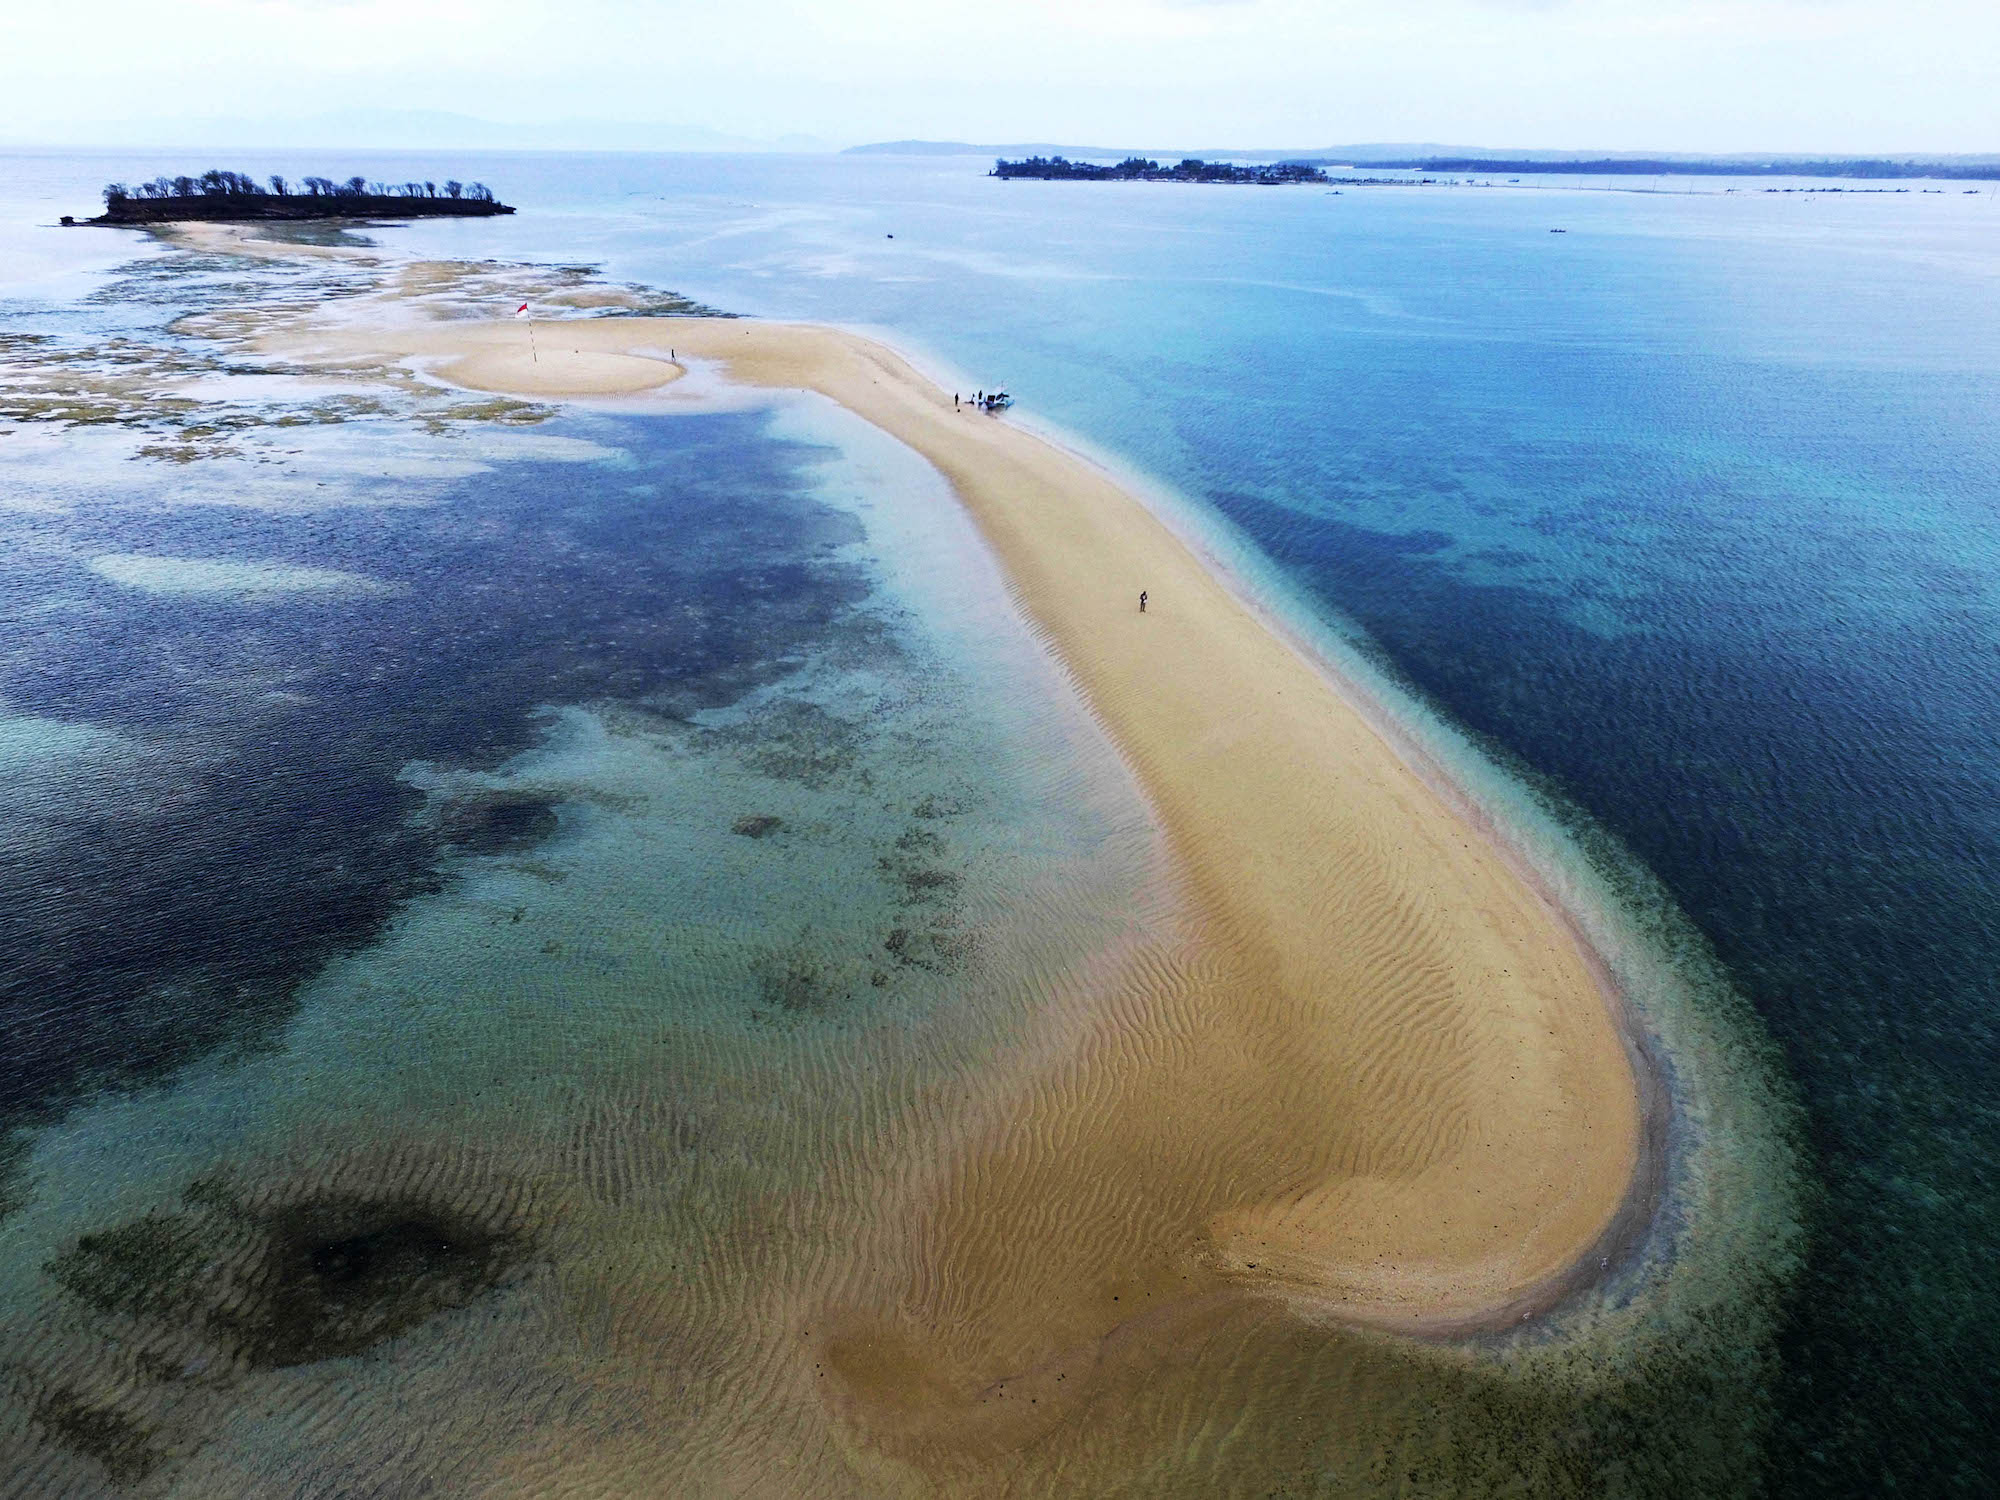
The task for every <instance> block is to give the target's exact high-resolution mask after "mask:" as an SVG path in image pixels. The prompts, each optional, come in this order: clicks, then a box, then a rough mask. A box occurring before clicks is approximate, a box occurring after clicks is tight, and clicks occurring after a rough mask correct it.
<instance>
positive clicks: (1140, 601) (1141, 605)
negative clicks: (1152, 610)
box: [1139, 589, 1146, 615]
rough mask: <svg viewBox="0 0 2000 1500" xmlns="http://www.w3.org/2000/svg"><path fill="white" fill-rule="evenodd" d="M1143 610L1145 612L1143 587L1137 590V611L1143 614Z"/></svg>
mask: <svg viewBox="0 0 2000 1500" xmlns="http://www.w3.org/2000/svg"><path fill="white" fill-rule="evenodd" d="M1145 612H1146V591H1145V590H1144V589H1140V590H1139V613H1140V614H1142V615H1143V614H1144V613H1145Z"/></svg>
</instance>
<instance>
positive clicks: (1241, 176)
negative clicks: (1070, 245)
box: [989, 156, 1333, 187]
mask: <svg viewBox="0 0 2000 1500" xmlns="http://www.w3.org/2000/svg"><path fill="white" fill-rule="evenodd" d="M989 175H991V176H994V177H1040V178H1048V179H1057V180H1061V181H1079V182H1238V183H1250V184H1253V185H1255V186H1259V187H1279V186H1282V185H1284V184H1286V183H1292V182H1331V181H1332V180H1333V179H1331V178H1330V177H1328V176H1327V175H1326V173H1324V172H1322V171H1321V170H1320V169H1319V168H1318V167H1314V166H1308V165H1307V164H1306V163H1304V162H1297V161H1278V162H1269V163H1266V164H1264V165H1260V166H1251V167H1239V166H1235V165H1233V164H1232V163H1230V162H1226V161H1203V160H1202V159H1201V158H1200V157H1198V156H1190V157H1186V158H1184V159H1183V160H1181V161H1179V162H1177V163H1176V164H1175V165H1173V166H1171V167H1163V166H1161V165H1160V164H1159V163H1158V162H1156V161H1153V160H1151V159H1149V158H1147V157H1144V156H1128V157H1126V158H1125V160H1123V161H1121V162H1119V163H1117V164H1116V165H1110V166H1100V165H1098V164H1097V163H1095V162H1087V161H1071V160H1069V159H1068V158H1067V157H1062V156H1030V157H1028V158H1026V159H1025V160H1023V161H1007V160H1004V159H1002V160H999V161H996V162H994V163H993V171H992V172H991V173H990V174H989Z"/></svg>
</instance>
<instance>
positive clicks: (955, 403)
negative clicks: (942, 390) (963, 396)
mask: <svg viewBox="0 0 2000 1500" xmlns="http://www.w3.org/2000/svg"><path fill="white" fill-rule="evenodd" d="M951 409H952V410H953V411H957V410H958V392H957V391H953V392H952V393H951Z"/></svg>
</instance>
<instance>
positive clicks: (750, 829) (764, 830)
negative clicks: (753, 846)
mask: <svg viewBox="0 0 2000 1500" xmlns="http://www.w3.org/2000/svg"><path fill="white" fill-rule="evenodd" d="M784 826H785V820H784V819H783V818H780V817H777V816H775V815H773V814H771V813H746V814H745V815H744V816H743V817H740V818H738V819H737V820H736V821H735V822H734V823H732V824H730V825H729V831H730V832H731V833H740V834H742V835H743V837H745V838H746V839H761V838H769V837H770V836H771V835H772V834H774V833H776V832H777V831H778V830H779V829H780V828H783V827H784Z"/></svg>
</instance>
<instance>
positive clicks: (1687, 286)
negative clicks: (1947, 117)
mask: <svg viewBox="0 0 2000 1500" xmlns="http://www.w3.org/2000/svg"><path fill="white" fill-rule="evenodd" d="M171 165H175V164H174V163H171V162H168V161H166V160H164V159H162V160H160V161H158V162H154V161H151V160H145V159H140V158H137V157H134V158H116V159H114V160H109V161H104V162H100V161H98V160H81V161H79V160H73V159H53V158H51V159H40V160H36V161H31V162H24V163H23V164H22V170H21V172H20V173H19V174H17V183H20V182H29V183H33V182H37V181H39V182H42V183H49V184H56V185H58V186H59V187H60V189H61V194H60V195H62V202H61V210H62V211H75V210H80V209H82V208H85V207H87V206H88V204H87V201H85V200H87V195H88V192H89V191H90V190H91V189H92V188H93V187H94V185H95V183H96V182H97V180H98V179H100V178H101V177H105V176H113V175H116V176H121V177H143V176H146V175H150V173H151V172H153V171H155V170H159V169H162V168H165V167H168V166H171ZM240 165H241V166H242V167H244V168H245V169H255V170H260V171H267V170H274V169H284V170H288V171H293V172H296V171H298V170H300V169H301V168H302V167H311V166H313V165H314V164H311V163H302V162H293V161H289V160H286V161H276V160H274V161H271V162H268V163H267V162H264V161H261V160H257V159H253V158H250V157H245V158H244V159H243V160H242V162H241V163H240ZM396 165H397V164H395V163H394V162H385V163H382V164H378V163H377V162H374V161H371V160H368V159H357V161H356V163H355V165H354V167H353V170H357V171H362V172H367V173H371V174H379V175H383V176H394V177H397V178H400V177H401V176H404V175H408V174H407V173H405V172H402V171H400V170H396V169H395V168H396ZM424 165H425V164H423V163H421V162H419V163H418V166H419V169H420V170H421V169H422V167H423V166H424ZM982 165H983V164H981V163H979V162H976V161H970V160H965V161H958V160H945V161H935V160H925V161H897V160H889V159H879V158H865V159H854V158H849V159H818V158H813V159H806V158H769V159H764V158H713V157H669V158H641V157H558V156H509V157H491V158H480V159H479V161H478V162H477V164H476V165H459V164H456V163H442V162H440V163H437V164H434V165H430V167H429V170H430V171H431V173H432V174H433V175H443V174H444V172H445V171H446V170H448V169H449V170H450V171H451V172H452V174H453V175H461V176H468V175H478V176H482V177H484V178H485V179H486V180H488V181H489V182H491V183H492V184H493V185H494V186H495V187H496V189H498V190H499V191H500V193H501V195H502V196H503V197H504V198H506V199H507V200H508V201H511V202H515V203H517V204H519V205H520V206H521V213H520V215H519V216H518V217H516V218H514V219H509V220H503V221H495V222H490V223H480V224H452V223H434V224H420V225H417V226H414V227H411V228H408V229H398V230H388V231H383V232H381V234H380V236H379V237H380V238H381V240H382V241H383V242H384V243H386V244H389V245H391V246H393V247H395V248H397V249H399V250H408V251H411V252H414V253H424V254H439V255H454V256H466V257H480V256H493V257H498V258H519V259H524V260H538V261H555V262H565V263H568V262H575V263H585V264H591V265H594V266H598V267H601V268H602V270H603V272H604V273H605V274H606V275H608V276H611V277H614V278H623V279H631V280H637V281H643V282H647V283H650V284H653V285H657V286H661V287H665V288H670V289H672V290H674V291H676V292H680V293H683V294H685V295H688V296H691V297H694V298H697V299H699V300H701V301H704V302H707V303H709V304H712V305H715V306H719V307H723V308H727V309H730V310H735V311H741V312H747V313H756V314H762V315H771V316H782V317H798V318H811V319H822V320H831V321H836V322H840V323H845V324H852V325H858V326H863V327H869V328H875V329H879V330H882V331H884V332H885V333H886V334H887V336H889V337H890V338H892V339H893V340H895V341H896V342H898V343H900V344H902V345H903V346H905V347H908V348H911V349H913V350H915V351H917V352H918V353H919V354H920V355H923V356H925V357H927V358H928V359H929V360H931V361H932V362H933V363H934V365H935V366H937V367H938V368H939V369H940V370H941V371H943V372H944V373H946V374H947V376H948V377H955V378H957V379H958V380H960V381H962V382H963V383H964V384H965V385H967V386H972V385H975V384H976V385H985V386H993V385H1001V384H1004V385H1006V386H1007V387H1008V388H1010V389H1011V390H1012V391H1013V392H1014V394H1015V395H1016V396H1017V398H1018V399H1019V401H1020V405H1021V409H1022V411H1023V413H1024V414H1025V415H1026V416H1027V417H1029V418H1030V419H1033V420H1040V421H1043V422H1046V423H1048V424H1051V425H1053V426H1055V427H1057V428H1059V429H1061V430H1062V431H1064V432H1066V433H1069V434H1073V435H1074V436H1075V437H1076V438H1078V439H1080V440H1081V441H1082V442H1084V443H1085V444H1087V445H1089V446H1090V447H1091V448H1093V449H1094V450H1096V451H1099V452H1102V453H1104V454H1106V455H1108V456H1109V457H1111V458H1113V459H1114V460H1116V461H1119V462H1121V463H1124V464H1127V465H1130V466H1131V467H1132V468H1134V469H1136V470H1138V471H1140V472H1142V473H1143V474H1145V475H1148V476H1150V477H1152V478H1153V479H1155V480H1157V481H1158V482H1159V483H1160V484H1161V485H1162V486H1164V487H1165V488H1166V489H1167V490H1169V491H1171V492H1172V495H1173V496H1174V498H1175V501H1176V503H1177V504H1180V505H1184V506H1186V507H1188V508H1189V509H1190V511H1191V512H1192V513H1193V514H1195V515H1196V517H1197V518H1198V520H1199V522H1200V524H1201V525H1203V526H1206V527H1209V528H1212V530H1213V533H1214V534H1215V535H1216V536H1217V537H1218V538H1220V539H1221V540H1220V542H1219V543H1218V545H1225V546H1228V547H1240V548H1241V549H1243V554H1244V556H1245V557H1246V558H1247V560H1248V566H1249V568H1250V569H1251V571H1253V572H1255V571H1259V570H1268V577H1269V579H1270V580H1272V581H1274V582H1275V583H1276V584H1277V585H1279V586H1281V587H1282V589H1283V590H1284V591H1285V593H1286V595H1287V598H1286V607H1287V608H1303V609H1305V610H1308V611H1310V612H1312V613H1314V614H1316V615H1317V616H1318V617H1319V618H1320V620H1321V621H1322V622H1324V623H1325V624H1327V625H1328V626H1329V627H1330V628H1332V629H1335V630H1337V631H1339V632H1341V633H1342V634H1344V635H1350V636H1352V635H1357V634H1358V636H1359V637H1360V638H1361V639H1362V640H1363V641H1365V642H1366V643H1367V649H1369V650H1370V651H1371V652H1372V653H1374V654H1375V655H1376V656H1377V657H1378V659H1379V660H1380V661H1381V662H1382V663H1384V665H1385V666H1386V669H1387V670H1388V671H1390V672H1391V673H1393V674H1394V675H1395V676H1396V677H1397V678H1398V679H1400V680H1401V681H1402V682H1403V683H1405V684H1406V685H1408V686H1409V687H1410V688H1412V689H1413V690H1414V691H1415V692H1416V693H1417V694H1418V695H1420V696H1421V697H1423V698H1424V699H1426V700H1428V701H1429V702H1430V703H1431V704H1432V705H1434V706H1435V707H1436V708H1437V709H1439V710H1440V711H1442V713H1443V714H1444V715H1445V716H1447V717H1448V718H1449V719H1451V720H1453V721H1455V722H1456V723H1457V724H1459V725H1461V726H1463V727H1464V728H1465V729H1466V730H1468V731H1470V732H1471V733H1472V734H1473V735H1474V736H1475V737H1477V738H1478V739H1479V740H1481V741H1482V742H1484V743H1485V744H1486V745H1487V746H1488V747H1490V748H1491V749H1492V750H1493V752H1494V753H1495V754H1497V755H1498V756H1499V757H1500V758H1502V759H1503V760H1504V761H1507V762H1509V763H1511V764H1513V765H1515V766H1516V767H1517V768H1518V769H1519V770H1520V771H1521V772H1522V773H1523V774H1525V775H1526V776H1528V777H1529V778H1531V779H1534V780H1537V781H1539V782H1541V783H1543V784H1545V785H1546V786H1547V787H1549V788H1550V789H1551V790H1552V791H1553V793H1554V794H1555V795H1557V796H1558V797H1559V798H1561V799H1564V800H1565V801H1567V802H1568V803H1569V804H1572V805H1573V806H1574V807H1576V808H1578V809H1580V810H1581V811H1582V812H1583V813H1584V814H1586V815H1587V816H1588V818H1589V819H1591V820H1593V821H1594V822H1595V823H1596V824H1597V825H1599V826H1601V827H1602V828H1603V829H1605V830H1608V831H1609V832H1610V833H1611V834H1612V835H1614V836H1615V837H1616V838H1617V839H1618V840H1620V841H1622V843H1623V844H1624V845H1625V846H1626V847H1628V848H1629V849H1630V850H1631V851H1632V852H1633V853H1635V854H1636V855H1637V857H1638V858H1639V859H1640V860H1641V861H1643V862H1644V864H1645V865H1647V866H1648V867H1650V869H1651V870H1652V871H1653V872H1654V873H1656V874H1657V875H1658V877H1659V878H1660V880H1661V881H1662V882H1663V883H1664V884H1665V886H1666V887H1667V889H1668V890H1669V891H1670V892H1671V894H1672V896H1673V898H1674V899H1675V900H1676V901H1677V902H1678V904H1679V905H1680V907H1681V908H1682V909H1683V910H1685V912H1686V913H1687V914H1688V916H1689V917H1691V918H1692V920H1693V921H1694V923H1695V924H1696V925H1697V926H1698V927H1699V929H1700V931H1701V932H1702V933H1703V934H1705V935H1706V937H1707V938H1708V940H1709V941H1710V942H1711V943H1712V944H1713V945H1714V947H1715V949H1716V951H1717V952H1718V953H1719V954H1720V956H1721V958H1722V959H1723V961H1724V962H1725V964H1726V965H1727V967H1728V969H1729V970H1730V972H1731V974H1732V975H1733V976H1734V978H1735V980H1736V981H1737V983H1738V984H1739V985H1740V987H1741V988H1742V989H1743V991H1744V992H1745V993H1746V994H1747V996H1748V997H1749V999H1750V1001H1751V1003H1752V1004H1753V1006H1754V1007H1755V1009H1756V1011H1757V1013H1758V1014H1759V1015H1760V1016H1761V1017H1762V1019H1763V1021H1764V1023H1765V1025H1766V1026H1767V1027H1768V1028H1769V1030H1770V1032H1771V1034H1772V1036H1773V1037H1774V1038H1775V1040H1776V1041H1777V1043H1778V1045H1779V1047H1780V1049H1781V1050H1782V1054H1783V1056H1784V1059H1785V1061H1786V1064H1787V1066H1788V1067H1789V1069H1790V1072H1791V1074H1792V1076H1793V1078H1794V1079H1795V1080H1796V1083H1797V1085H1798V1087H1799V1090H1800V1093H1801V1096H1802V1098H1803V1101H1804V1105H1805V1110H1806V1119H1807V1129H1808V1134H1809V1146H1810V1151H1811V1157H1812V1161H1811V1166H1812V1172H1813V1177H1814V1181H1815V1194H1816V1196H1815V1202H1814V1205H1813V1212H1812V1224H1811V1229H1812V1241H1811V1253H1810V1259H1809V1263H1808V1267H1807V1270H1806V1272H1805V1274H1804V1276H1803V1277H1802V1279H1801V1282H1800V1284H1799V1286H1798V1289H1797V1292H1796V1295H1795V1298H1794V1300H1793V1302H1792V1305H1791V1309H1790V1312H1789V1315H1788V1316H1789V1322H1788V1324H1787V1330H1786V1333H1785V1335H1784V1338H1783V1341H1782V1345H1781V1353H1782V1361H1781V1365H1780V1369H1779V1373H1778V1375H1777V1377H1776V1380H1777V1386H1776V1390H1775V1398H1776V1401H1777V1404H1778V1410H1779V1429H1778V1434H1777V1438H1776V1441H1775V1442H1774V1444H1773V1446H1772V1450H1771V1454H1770V1458H1769V1465H1768V1468H1767V1471H1766V1474H1765V1476H1764V1482H1765V1484H1766V1486H1767V1487H1768V1488H1769V1490H1770V1491H1772V1492H1773V1493H1780V1494H1798V1495H1825V1494H1842V1495H1870V1494H1879V1493H1882V1492H1884V1491H1885V1490H1887V1489H1890V1488H1892V1487H1893V1488H1895V1489H1897V1490H1900V1491H1904V1492H1916V1493H1966V1494H1972V1493H1984V1492H1986V1490H1985V1486H1986V1485H1987V1484H1988V1483H1990V1482H1991V1472H1990V1466H1991V1462H1992V1460H1991V1450H1992V1448H1993V1446H1994V1445H1995V1444H1996V1443H2000V1413H1996V1407H1995V1403H1996V1400H1997V1399H2000V1398H1996V1396H1995V1394H1994V1393H1995V1392H1996V1391H2000V1331H1997V1330H2000V1296H1996V1294H1995V1292H1994V1290H1993V1284H1992V1270H1993V1265H1994V1258H1995V1254H1996V1252H1997V1251H2000V1184H1996V1181H1995V1173H1996V1170H2000V1169H1996V1167H1995V1162H1996V1161H2000V1038H1997V1037H1996V1020H1995V1013H1994V1006H1995V1003H1996V989H2000V983H1996V979H2000V753H1996V750H1995V746H1996V744H2000V675H1996V671H1995V666H1994V663H1995V661H1996V650H2000V569H1996V562H1997V561H2000V558H1996V552H2000V531H1996V525H1995V522H1996V509H2000V201H1996V199H1995V197H1994V195H1993V194H1992V193H1990V192H1981V193H1972V194H1968V193H1965V192H1962V191H1959V190H1958V189H1956V188H1947V190H1946V191H1945V192H1942V193H1937V194H1924V193H1921V192H1915V193H1910V194H1895V195H1880V196H1872V195H1871V196H1865V197H1863V196H1854V197H1847V196H1841V197H1833V196H1786V195H1770V194H1765V193H1762V192H1758V191H1753V190H1750V189H1747V188H1746V190H1745V191H1743V192H1740V193H1736V194H1728V193H1725V192H1723V191H1722V188H1723V186H1725V184H1721V183H1716V184H1705V183H1697V184H1694V185H1695V186H1698V187H1702V188H1708V187H1713V189H1714V190H1713V191H1701V192H1685V193H1659V194H1653V193H1634V192H1576V191H1566V190H1554V189H1548V188H1531V189H1516V190H1491V191H1488V190H1476V189H1456V188H1434V189H1422V190H1418V189H1382V190H1376V191H1365V190H1354V189H1350V190H1348V191H1346V192H1343V193H1339V194H1334V193H1330V192H1327V191H1325V190H1319V189H1297V190H1249V189H1242V190H1231V189H1206V188H1186V187H1180V186H1174V185H1137V184H1071V183H1046V184H1045V183H1026V182H1013V183H1005V184H1003V183H999V182H996V181H992V180H989V179H987V178H985V177H983V176H982V175H980V172H981V167H982ZM72 182H73V183H74V184H75V187H74V189H71V188H69V186H68V184H70V183H72ZM1759 186H1761V184H1760V185H1759ZM49 191H50V192H51V193H56V191H57V189H56V188H55V187H52V188H50V189H49ZM15 196H16V199H17V202H18V204H19V207H20V209H21V210H23V214H17V215H16V217H21V216H24V215H25V214H37V213H41V214H46V213H53V212H55V211H58V210H57V208H56V204H55V201H54V198H53V197H51V198H49V200H48V207H47V208H46V209H44V208H41V207H40V206H39V205H38V204H33V203H31V202H30V201H29V200H30V199H32V198H33V197H34V194H32V193H29V192H28V191H27V190H26V189H25V188H18V187H17V190H16V194H15ZM1557 228H1560V229H1563V230H1564V231H1566V232H1565V233H1563V234H1560V235H1557V234H1552V233H1550V231H1551V230H1552V229H1557ZM94 238H95V237H93V239H94ZM17 242H18V243H19V244H20V245H22V246H24V247H30V246H32V247H34V248H33V249H32V253H31V251H30V249H28V248H23V249H22V250H21V251H20V255H19V258H18V259H17V260H16V261H15V262H14V264H16V265H17V266H20V267H24V268H26V270H27V273H28V274H31V275H33V276H36V277H39V278H40V280H39V281H38V282H37V283H36V285H35V286H32V287H30V288H29V289H28V291H27V295H28V297H29V298H30V299H31V300H33V299H37V298H48V299H51V300H53V299H56V298H59V297H60V296H64V295H68V294H69V291H70V289H71V288H73V287H74V286H78V285H82V284H83V281H82V277H83V270H84V269H86V268H78V265H77V262H78V257H79V256H83V255H86V254H96V253H97V252H96V251H95V250H94V249H93V250H92V251H89V252H83V251H77V252H71V251H69V250H68V248H67V242H65V244H64V246H63V248H62V251H61V252H60V253H58V252H56V251H52V250H48V249H46V248H43V247H46V245H47V243H48V242H47V240H46V238H45V237H37V236H35V235H33V234H29V233H27V232H25V231H23V230H21V229H20V228H19V227H18V226H17V225H15V224H10V225H9V226H7V227H6V228H5V229H4V230H0V245H4V246H5V247H6V248H7V250H8V253H9V254H10V255H12V254H13V253H14V250H15V246H16V243H17ZM110 263H111V262H110V260H109V259H106V260H104V261H101V262H99V264H100V265H108V264H110ZM5 279H10V280H17V282H18V281H21V280H26V279H27V277H26V276H25V275H24V276H22V277H20V278H12V277H10V278H5ZM17 289H18V286H17ZM18 305H19V304H17V306H18ZM498 310H500V311H507V310H511V309H498Z"/></svg>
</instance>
